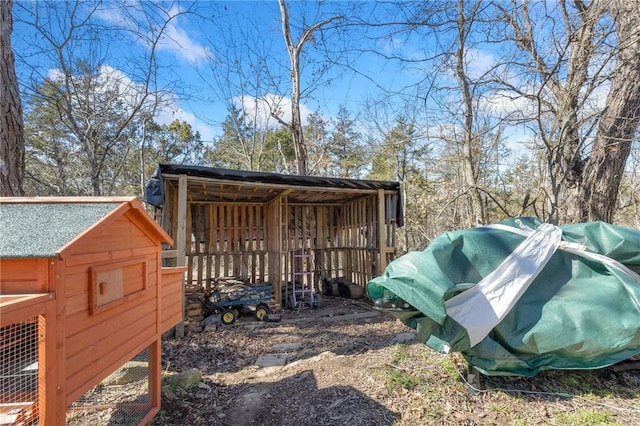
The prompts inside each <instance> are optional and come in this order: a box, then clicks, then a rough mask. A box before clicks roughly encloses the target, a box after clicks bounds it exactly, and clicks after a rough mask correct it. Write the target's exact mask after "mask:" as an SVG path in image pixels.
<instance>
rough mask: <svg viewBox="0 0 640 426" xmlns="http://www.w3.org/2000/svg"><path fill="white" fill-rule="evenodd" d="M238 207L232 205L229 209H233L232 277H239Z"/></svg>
mask: <svg viewBox="0 0 640 426" xmlns="http://www.w3.org/2000/svg"><path fill="white" fill-rule="evenodd" d="M239 207H240V206H238V205H237V204H234V205H233V206H232V207H231V208H232V209H233V216H232V217H233V245H232V248H231V250H233V252H234V254H233V276H234V277H240V278H242V277H241V273H240V256H239V255H238V253H239V252H240V214H239V210H240V209H239Z"/></svg>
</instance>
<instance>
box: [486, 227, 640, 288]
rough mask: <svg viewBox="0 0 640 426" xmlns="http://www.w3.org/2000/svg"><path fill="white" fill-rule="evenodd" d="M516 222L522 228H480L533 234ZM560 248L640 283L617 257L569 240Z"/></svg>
mask: <svg viewBox="0 0 640 426" xmlns="http://www.w3.org/2000/svg"><path fill="white" fill-rule="evenodd" d="M516 223H517V224H518V225H519V226H520V228H514V227H512V226H508V225H504V224H502V223H494V224H491V225H483V226H479V227H478V228H488V229H498V230H501V231H507V232H511V233H513V234H518V235H522V236H523V237H525V238H526V237H528V236H529V235H531V232H533V229H532V228H530V227H528V226H526V225H524V224H522V222H521V221H520V219H517V220H516ZM558 249H559V250H563V251H566V252H568V253H573V254H575V255H577V256H582V257H584V258H585V259H589V260H593V261H595V262H600V263H602V264H603V265H607V266H609V267H611V268H612V269H617V270H618V271H620V272H622V273H624V274H626V275H627V276H628V277H629V278H631V279H632V280H634V281H635V282H636V283H638V285H640V275H639V274H638V273H636V272H635V271H634V270H632V269H630V268H628V267H627V266H625V265H624V264H622V263H620V262H618V261H617V260H615V259H611V258H610V257H608V256H605V255H604V254H600V253H593V252H590V251H588V248H587V246H585V245H583V244H578V243H572V242H569V241H561V242H560V245H559V246H558Z"/></svg>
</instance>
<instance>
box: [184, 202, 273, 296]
mask: <svg viewBox="0 0 640 426" xmlns="http://www.w3.org/2000/svg"><path fill="white" fill-rule="evenodd" d="M189 207H190V208H189V209H187V212H188V217H187V221H188V222H187V225H188V226H187V239H188V240H189V241H188V244H187V247H190V250H189V251H188V252H187V283H190V284H191V285H196V286H198V285H202V286H203V287H204V288H205V289H206V290H211V289H212V287H213V281H214V279H215V278H218V277H238V278H240V279H243V280H247V281H250V282H264V281H267V280H268V274H269V271H268V264H269V263H268V259H267V247H266V241H265V221H266V213H265V210H266V208H267V206H266V205H264V204H247V203H242V204H240V203H231V204H228V203H227V204H215V203H207V204H195V203H192V204H190V206H189Z"/></svg>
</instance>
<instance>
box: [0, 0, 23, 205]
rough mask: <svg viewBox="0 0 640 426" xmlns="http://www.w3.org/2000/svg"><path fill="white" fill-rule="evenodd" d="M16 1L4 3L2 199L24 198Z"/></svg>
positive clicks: (0, 12)
mask: <svg viewBox="0 0 640 426" xmlns="http://www.w3.org/2000/svg"><path fill="white" fill-rule="evenodd" d="M12 5H13V0H4V1H1V2H0V58H1V59H2V62H1V63H0V108H2V112H1V114H0V196H11V195H23V190H22V181H23V179H24V127H23V123H22V103H21V101H20V93H19V91H18V79H17V78H16V71H15V62H14V57H13V50H12V49H11V33H12V31H13V17H12V14H11V9H12Z"/></svg>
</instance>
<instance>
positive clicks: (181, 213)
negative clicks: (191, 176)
mask: <svg viewBox="0 0 640 426" xmlns="http://www.w3.org/2000/svg"><path fill="white" fill-rule="evenodd" d="M177 223H178V229H177V231H178V232H177V234H176V240H177V241H176V250H177V252H178V257H177V260H176V266H185V256H186V253H185V250H186V241H187V175H180V177H179V178H178V221H177ZM184 287H185V283H184V278H183V281H182V321H180V323H178V325H177V326H176V336H177V337H184V308H185V296H184Z"/></svg>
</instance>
